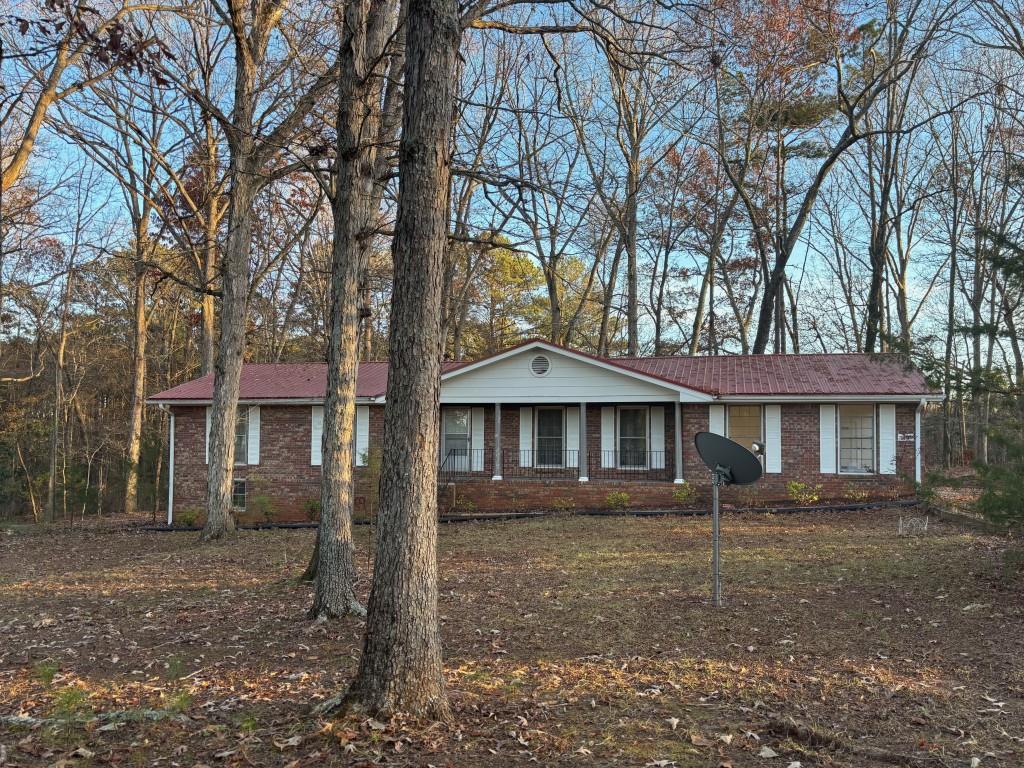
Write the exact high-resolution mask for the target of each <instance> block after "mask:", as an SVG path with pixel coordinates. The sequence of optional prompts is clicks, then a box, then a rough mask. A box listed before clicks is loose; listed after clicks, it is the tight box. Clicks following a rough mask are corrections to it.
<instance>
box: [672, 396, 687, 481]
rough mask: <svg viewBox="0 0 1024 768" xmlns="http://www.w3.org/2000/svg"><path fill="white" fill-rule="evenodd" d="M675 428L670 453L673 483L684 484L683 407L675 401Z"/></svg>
mask: <svg viewBox="0 0 1024 768" xmlns="http://www.w3.org/2000/svg"><path fill="white" fill-rule="evenodd" d="M675 408H676V428H675V430H674V432H673V435H672V452H673V453H674V454H675V464H676V478H675V480H673V482H675V483H682V482H685V481H684V480H683V406H682V404H681V403H680V402H679V401H678V400H676V403H675Z"/></svg>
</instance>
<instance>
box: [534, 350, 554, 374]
mask: <svg viewBox="0 0 1024 768" xmlns="http://www.w3.org/2000/svg"><path fill="white" fill-rule="evenodd" d="M550 370H551V361H550V360H548V358H547V357H546V356H545V355H537V356H536V357H534V358H533V360H531V361H530V371H531V372H532V373H533V375H534V376H547V375H548V371H550Z"/></svg>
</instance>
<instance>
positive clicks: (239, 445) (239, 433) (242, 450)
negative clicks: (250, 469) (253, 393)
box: [235, 405, 249, 464]
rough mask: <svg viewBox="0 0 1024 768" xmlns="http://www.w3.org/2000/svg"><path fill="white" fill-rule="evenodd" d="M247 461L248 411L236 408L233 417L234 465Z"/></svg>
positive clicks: (242, 406) (240, 407) (243, 407)
mask: <svg viewBox="0 0 1024 768" xmlns="http://www.w3.org/2000/svg"><path fill="white" fill-rule="evenodd" d="M248 460H249V409H248V408H247V407H246V406H244V405H240V406H238V415H237V416H236V417H235V464H245V463H246V462H248Z"/></svg>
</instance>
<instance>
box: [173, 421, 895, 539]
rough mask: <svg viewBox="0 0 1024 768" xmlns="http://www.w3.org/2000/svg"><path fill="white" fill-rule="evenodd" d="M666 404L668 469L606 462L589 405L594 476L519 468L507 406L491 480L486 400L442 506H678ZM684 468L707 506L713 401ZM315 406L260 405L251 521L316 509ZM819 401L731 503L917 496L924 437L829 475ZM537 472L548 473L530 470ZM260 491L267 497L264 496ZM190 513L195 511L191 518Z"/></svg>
mask: <svg viewBox="0 0 1024 768" xmlns="http://www.w3.org/2000/svg"><path fill="white" fill-rule="evenodd" d="M658 405H664V406H665V470H664V471H661V470H658V471H654V472H652V473H650V474H646V473H636V472H631V471H615V470H601V469H600V450H601V406H600V405H589V406H588V408H587V432H588V440H587V444H588V452H589V455H590V462H589V464H590V470H589V473H590V477H591V480H590V482H589V483H580V482H579V481H578V480H577V479H576V470H575V469H566V470H550V471H548V472H549V476H547V477H544V476H542V477H521V476H518V475H519V474H521V473H522V472H523V470H520V471H519V472H518V473H517V472H516V471H515V466H514V465H515V464H516V463H517V462H516V460H515V459H516V457H517V456H518V451H519V406H518V405H515V406H513V405H506V406H504V407H503V408H502V418H501V432H502V435H501V445H502V448H503V450H504V452H505V457H506V462H505V468H504V469H503V475H504V477H505V479H504V480H502V481H500V482H495V481H492V480H490V477H491V475H492V474H493V473H494V472H493V469H494V462H493V456H494V438H495V434H494V408H493V406H485V407H484V442H485V445H484V448H485V454H484V470H483V472H480V473H477V474H476V476H475V477H474V478H456V479H455V480H454V482H453V485H450V486H447V487H443V488H441V489H440V490H439V505H440V508H441V510H442V512H446V513H460V512H461V513H476V512H504V511H529V510H550V509H556V510H569V509H575V510H580V511H582V510H586V509H600V508H607V507H608V505H609V503H608V502H609V499H608V497H609V494H612V493H616V494H626V495H627V496H628V500H625V501H623V497H622V496H621V495H620V496H619V497H618V502H619V503H621V504H624V505H625V506H628V507H634V508H648V509H650V508H669V507H672V506H677V502H676V501H675V499H674V498H673V493H674V492H675V490H676V488H677V486H674V485H673V484H672V482H671V479H672V477H673V475H674V467H675V463H674V455H673V451H674V432H675V415H674V410H673V404H672V403H664V404H662V403H658ZM383 410H384V409H383V406H370V451H371V453H373V452H375V451H379V449H380V446H381V443H382V436H383ZM914 410H915V406H914V404H912V403H906V404H903V403H901V404H898V405H897V406H896V431H897V432H898V433H904V434H905V433H911V434H912V433H913V432H914ZM173 411H174V417H175V447H174V453H175V468H174V511H175V516H176V518H177V519H178V520H179V521H180V520H181V518H182V513H184V512H186V511H192V512H194V514H195V515H196V517H197V519H198V520H199V521H201V520H202V513H203V510H204V509H205V504H206V470H207V467H206V463H205V447H204V439H203V429H204V427H205V423H206V416H205V410H204V409H203V408H202V407H180V406H176V407H174V409H173ZM682 411H683V413H682V417H683V433H682V447H683V476H684V478H685V479H686V481H687V482H688V483H691V484H692V485H693V487H694V489H695V491H696V494H695V497H694V499H693V502H692V503H693V504H696V505H700V506H705V505H706V504H707V503H708V501H709V499H710V476H709V473H708V471H707V469H706V468H705V467H704V465H703V463H701V461H700V459H699V457H698V456H697V455H696V452H695V451H694V449H693V437H694V435H695V434H696V433H697V432H700V431H703V430H706V429H707V427H708V407H707V405H684V406H683V407H682ZM310 418H311V415H310V407H309V406H308V405H302V406H287V405H264V406H262V407H261V408H260V422H261V426H260V463H259V464H258V465H254V466H247V465H238V466H236V468H235V477H236V478H245V479H246V481H247V495H248V499H249V504H248V505H247V507H248V508H247V510H246V511H245V512H239V514H238V518H239V520H240V521H243V522H262V521H264V520H265V519H266V518H267V517H269V518H271V519H273V520H277V521H301V520H308V519H310V517H311V513H310V502H311V501H313V500H319V498H320V467H318V466H317V467H314V466H311V465H310V444H309V441H310ZM818 441H819V431H818V405H817V404H813V403H809V404H783V405H782V473H781V474H765V475H764V476H763V478H762V480H761V481H760V482H759V483H758V484H757V485H756V486H752V487H750V488H746V489H744V488H739V487H730V488H725V489H723V492H722V501H723V502H724V503H726V504H736V505H743V506H746V505H749V504H757V505H762V504H774V503H780V502H782V503H791V500H790V499H789V494H788V489H787V487H786V485H787V483H788V482H789V481H793V480H795V481H797V482H801V483H805V484H806V485H808V486H809V487H810V488H811V489H815V488H817V487H818V486H820V489H818V490H817V493H818V495H819V496H820V498H821V500H822V501H862V500H868V499H870V500H875V499H888V498H899V497H904V496H910V495H912V494H913V492H914V483H913V478H914V443H913V442H897V444H896V466H897V474H896V475H866V476H854V475H838V474H837V475H822V474H820V473H819V471H818V469H819V457H818ZM526 472H529V474H532V475H537V474H542V473H540V472H537V471H536V470H526ZM355 475H356V515H357V517H359V516H361V515H365V514H367V511H368V509H369V508H370V507H371V506H372V504H373V501H372V500H373V498H374V496H375V492H374V491H375V489H373V488H371V485H372V483H371V478H370V475H371V472H370V470H368V469H367V468H363V467H357V468H356V469H355ZM257 497H260V498H259V501H258V502H256V503H254V501H253V500H254V499H256V498H257ZM187 516H188V515H186V517H187Z"/></svg>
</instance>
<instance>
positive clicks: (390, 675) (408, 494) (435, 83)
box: [349, 0, 460, 717]
mask: <svg viewBox="0 0 1024 768" xmlns="http://www.w3.org/2000/svg"><path fill="white" fill-rule="evenodd" d="M458 14H459V9H458V4H457V2H456V1H455V0H410V2H409V6H408V17H407V22H406V30H407V31H406V56H407V59H406V65H405V78H404V79H405V88H406V91H405V94H406V102H405V114H404V116H403V121H402V138H401V143H400V145H399V174H400V176H399V178H400V182H399V204H398V215H397V221H396V224H395V237H394V242H393V246H392V249H393V250H392V253H393V259H394V268H395V279H394V289H393V294H392V299H391V323H390V327H391V340H390V344H389V354H388V358H389V361H390V365H391V373H390V375H389V377H388V386H387V405H386V406H385V412H384V446H383V455H382V459H381V480H380V515H379V525H380V528H379V536H378V544H377V556H376V560H375V563H374V578H373V587H372V589H371V592H370V600H369V604H368V606H367V611H368V615H367V625H366V640H365V643H364V646H363V654H362V657H361V659H360V662H359V670H358V672H357V674H356V678H355V680H354V681H353V683H352V686H351V688H350V690H349V702H350V703H351V704H353V705H355V706H356V707H358V708H361V709H363V710H365V711H369V712H375V713H392V712H409V713H412V714H414V715H424V716H431V717H447V715H448V712H449V708H448V702H447V698H446V695H445V683H444V669H443V667H442V663H441V636H440V628H439V626H438V614H437V435H438V427H439V423H438V419H439V408H438V404H439V395H440V362H441V360H440V358H441V351H442V346H443V343H444V339H443V338H442V335H441V320H440V317H441V311H440V310H441V282H442V272H443V261H444V251H445V245H446V239H447V214H448V201H447V192H448V189H449V172H450V162H451V158H450V148H449V136H450V130H451V118H452V109H453V106H454V97H455V89H456V80H455V64H456V57H457V54H458V48H459V39H460V29H459V16H458Z"/></svg>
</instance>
